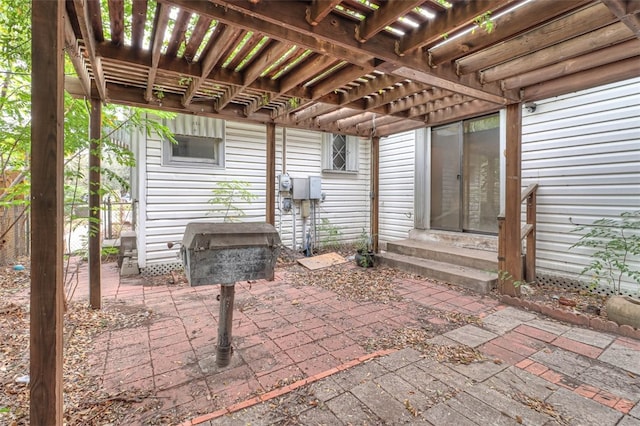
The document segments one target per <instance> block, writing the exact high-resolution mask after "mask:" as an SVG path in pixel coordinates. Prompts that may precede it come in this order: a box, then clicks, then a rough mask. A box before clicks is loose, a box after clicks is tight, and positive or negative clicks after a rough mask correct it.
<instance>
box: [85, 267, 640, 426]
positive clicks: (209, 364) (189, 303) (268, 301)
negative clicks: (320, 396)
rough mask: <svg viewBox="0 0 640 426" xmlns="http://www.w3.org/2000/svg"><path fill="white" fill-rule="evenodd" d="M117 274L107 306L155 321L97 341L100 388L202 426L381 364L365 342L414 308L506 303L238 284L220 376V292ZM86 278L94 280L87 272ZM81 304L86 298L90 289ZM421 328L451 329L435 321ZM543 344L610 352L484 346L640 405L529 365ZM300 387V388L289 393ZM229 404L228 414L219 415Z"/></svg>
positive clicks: (517, 337)
mask: <svg viewBox="0 0 640 426" xmlns="http://www.w3.org/2000/svg"><path fill="white" fill-rule="evenodd" d="M105 267H106V268H107V269H108V268H109V265H105ZM111 269H112V270H110V271H109V273H108V274H103V292H102V293H103V299H104V300H105V301H107V302H108V301H110V300H115V299H117V300H118V301H119V302H118V303H124V304H129V305H132V306H133V305H135V306H140V307H142V308H144V309H147V310H148V311H149V312H151V318H150V320H149V322H148V323H147V324H145V325H144V326H142V327H137V328H136V329H135V330H132V329H123V330H114V331H112V332H110V333H105V335H102V336H98V337H97V338H96V339H95V340H94V342H95V344H96V350H95V351H94V352H93V353H92V354H90V358H89V362H90V363H91V364H92V365H95V366H96V368H95V370H96V376H97V380H102V381H103V382H104V386H105V388H106V390H107V391H110V390H111V391H113V390H117V389H121V388H123V387H126V388H127V389H131V388H134V387H138V388H140V389H151V390H155V392H156V396H158V398H160V399H161V400H162V402H163V404H162V406H163V407H164V408H161V410H162V409H166V410H169V409H176V407H178V408H179V407H183V409H184V410H185V412H186V410H189V411H190V412H192V413H197V412H200V413H202V412H203V411H204V412H206V411H210V412H214V413H212V414H206V415H204V416H201V417H199V419H200V420H202V419H205V418H209V419H210V418H214V417H215V416H218V415H224V414H227V413H229V409H234V410H235V409H240V408H242V407H246V406H249V405H251V404H254V403H256V402H257V401H263V400H265V399H268V398H269V397H274V396H277V395H282V394H283V393H284V392H287V391H290V390H291V389H295V388H296V387H299V386H302V385H304V384H306V383H308V382H310V381H313V380H317V379H319V378H322V377H326V376H327V375H329V374H333V373H334V372H336V371H340V370H344V369H347V368H350V367H353V366H355V365H357V364H358V363H360V362H363V361H364V360H366V359H369V358H370V357H371V356H375V355H371V354H368V353H367V350H366V349H365V347H364V346H363V345H364V344H365V343H366V341H367V339H369V338H373V337H379V336H381V335H384V334H385V333H387V332H391V331H392V330H394V329H396V328H400V327H407V326H415V325H417V324H420V321H418V319H417V316H416V315H415V310H414V307H415V306H416V305H419V306H422V307H426V308H428V309H434V308H439V309H443V310H447V311H455V312H461V313H466V314H469V313H471V314H475V315H477V316H479V317H484V316H486V315H487V314H489V313H491V312H494V311H497V310H500V309H503V308H504V307H505V306H503V305H499V304H498V302H497V301H496V300H494V299H491V298H489V297H482V296H474V295H469V294H468V293H466V292H462V291H457V290H455V289H454V288H452V287H449V286H444V285H440V284H434V283H433V282H429V281H425V280H420V279H407V280H402V281H398V287H397V294H399V295H402V296H403V297H404V300H402V301H397V302H391V303H387V304H380V303H374V302H354V301H350V300H338V299H337V298H336V297H335V294H334V293H333V292H331V291H328V290H325V289H322V288H319V287H294V286H291V285H289V284H287V279H286V274H284V273H280V272H278V273H276V277H277V281H276V282H271V283H268V282H266V281H262V280H260V281H257V282H253V283H251V284H247V283H238V284H237V285H236V306H243V308H242V309H238V310H236V311H235V312H234V323H233V335H234V349H235V352H234V355H233V358H232V359H233V361H232V365H231V366H230V367H228V368H226V369H217V368H216V367H214V365H215V344H216V339H217V315H218V302H217V301H216V300H215V297H216V295H217V294H218V292H219V290H218V289H217V287H215V286H202V287H187V286H184V285H171V286H163V285H158V286H147V285H143V284H142V281H141V280H140V279H135V278H134V279H127V280H122V282H120V281H119V280H118V276H117V273H114V270H115V268H111ZM81 279H84V280H85V281H86V279H87V277H86V273H85V274H84V275H83V274H81ZM276 287H277V288H278V290H277V291H275V290H274V288H276ZM76 296H77V297H80V298H82V297H86V292H85V294H83V292H82V291H79V292H78V293H77V294H76ZM245 301H246V302H245ZM293 302H295V303H293ZM243 303H246V304H243ZM424 320H428V321H430V323H431V324H433V325H436V326H446V325H447V322H446V321H445V320H443V319H441V318H438V317H431V318H423V319H422V320H421V321H424ZM614 343H616V344H619V345H623V346H625V347H629V348H631V349H635V350H640V342H638V341H636V340H634V339H630V338H624V337H620V338H618V339H616V340H615V341H614ZM546 345H554V346H558V347H562V348H563V349H566V350H570V351H573V352H575V353H579V354H581V355H585V356H588V357H590V358H595V357H597V356H598V355H599V354H600V353H602V349H599V348H594V347H592V346H589V345H586V344H584V343H580V342H575V341H573V340H570V339H567V338H564V337H562V336H560V337H559V336H556V335H555V334H552V333H548V332H545V331H543V330H539V329H537V328H534V327H530V326H527V325H520V326H518V327H516V328H515V329H514V330H513V331H511V332H508V333H506V334H505V335H503V336H499V337H497V338H495V339H493V340H492V341H490V342H487V343H485V344H484V345H482V346H481V347H480V350H481V351H483V352H484V353H486V354H488V355H490V356H493V357H496V358H500V359H502V360H503V361H505V362H507V363H510V364H513V365H516V366H517V367H519V368H522V369H524V370H526V371H529V372H531V373H533V374H536V375H538V376H540V377H542V378H544V379H546V380H548V381H550V382H552V383H556V384H558V385H560V386H564V387H567V388H568V389H572V390H573V391H574V392H576V393H578V394H580V395H582V396H585V397H588V398H592V399H593V400H594V401H598V402H599V403H601V404H604V405H607V406H611V407H613V408H615V409H616V410H618V411H620V412H625V413H626V412H628V411H630V410H631V408H633V402H631V401H628V400H625V399H622V398H620V397H618V396H616V395H613V394H609V393H607V392H605V391H603V390H601V389H598V388H594V387H591V386H589V385H587V384H584V383H578V382H575V381H572V380H571V379H569V378H567V377H565V376H563V375H562V374H560V373H557V372H555V371H553V370H550V369H548V368H547V367H546V366H544V365H542V364H540V363H538V362H535V361H533V360H530V359H528V358H527V357H528V356H530V355H532V354H533V353H535V352H537V351H538V350H540V349H541V348H544V347H545V346H546ZM198 362H200V363H198ZM203 363H204V364H203ZM205 364H206V370H205V369H203V368H204V367H203V365H205ZM292 380H294V381H295V382H294V383H292V384H289V385H287V383H291V381H292ZM274 388H275V389H274ZM272 389H274V390H273V391H272ZM253 395H258V397H253ZM233 404H236V405H235V406H234V405H233ZM222 406H228V409H220V408H221V407H222ZM218 409H220V410H219V411H217V412H216V410H218ZM625 410H626V411H625ZM216 413H217V414H216ZM211 416H213V417H211ZM202 421H205V420H202ZM185 424H187V423H185ZM188 424H192V423H191V422H188ZM193 424H195V419H194V423H193Z"/></svg>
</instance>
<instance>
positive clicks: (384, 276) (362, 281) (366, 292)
mask: <svg viewBox="0 0 640 426" xmlns="http://www.w3.org/2000/svg"><path fill="white" fill-rule="evenodd" d="M401 275H402V273H400V272H398V271H396V270H394V269H391V268H383V267H377V268H367V269H362V268H354V267H353V266H352V265H348V264H346V265H337V266H334V267H332V268H324V269H318V270H315V271H307V270H302V269H301V268H295V269H294V268H292V269H291V270H290V271H289V273H288V274H287V279H288V280H289V282H290V283H291V284H292V285H295V286H307V285H315V286H318V287H322V288H324V289H327V290H331V291H333V292H334V293H336V294H337V295H338V297H339V298H343V299H348V300H354V301H358V302H381V303H387V302H391V301H396V300H400V299H401V297H400V296H399V295H398V294H397V293H396V292H395V290H394V287H395V284H394V282H395V281H396V280H397V279H398V278H399V277H400V276H401Z"/></svg>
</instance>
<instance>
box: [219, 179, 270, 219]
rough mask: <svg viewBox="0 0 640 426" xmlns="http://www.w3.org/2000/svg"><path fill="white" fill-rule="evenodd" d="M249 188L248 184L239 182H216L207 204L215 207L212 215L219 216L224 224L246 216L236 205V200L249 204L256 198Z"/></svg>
mask: <svg viewBox="0 0 640 426" xmlns="http://www.w3.org/2000/svg"><path fill="white" fill-rule="evenodd" d="M249 188H250V184H249V182H246V181H241V180H231V181H220V182H218V183H217V186H216V188H215V189H214V190H213V198H212V199H210V200H209V204H212V205H214V206H217V207H215V208H214V209H213V210H212V211H213V213H214V214H218V215H220V214H221V215H222V220H223V221H224V222H237V221H238V220H239V218H241V217H243V216H246V213H245V212H244V210H243V209H242V208H241V207H238V206H237V205H236V203H237V202H238V200H242V201H244V202H245V203H248V204H251V202H252V201H253V200H255V199H256V198H258V196H257V195H255V194H254V193H252V192H251V191H250V190H249Z"/></svg>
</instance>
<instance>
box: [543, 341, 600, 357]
mask: <svg viewBox="0 0 640 426" xmlns="http://www.w3.org/2000/svg"><path fill="white" fill-rule="evenodd" d="M552 343H553V344H554V345H555V346H558V347H559V348H562V349H566V350H568V351H571V352H575V353H577V354H580V355H584V356H586V357H589V358H597V357H598V356H599V355H600V354H601V353H602V349H600V348H596V347H595V346H591V345H587V344H585V343H580V342H576V341H575V340H571V339H567V338H566V337H562V336H560V337H558V338H557V339H555V340H554V341H553V342H552Z"/></svg>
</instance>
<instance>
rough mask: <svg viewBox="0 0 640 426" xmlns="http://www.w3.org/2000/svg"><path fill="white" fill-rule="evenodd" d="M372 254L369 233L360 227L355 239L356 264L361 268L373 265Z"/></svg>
mask: <svg viewBox="0 0 640 426" xmlns="http://www.w3.org/2000/svg"><path fill="white" fill-rule="evenodd" d="M374 255H375V253H374V252H373V244H372V241H371V235H369V233H368V232H367V231H366V230H365V229H364V228H362V232H361V233H360V236H359V237H358V239H357V240H356V256H355V261H356V265H358V266H362V267H363V268H370V267H372V266H373V265H374Z"/></svg>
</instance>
